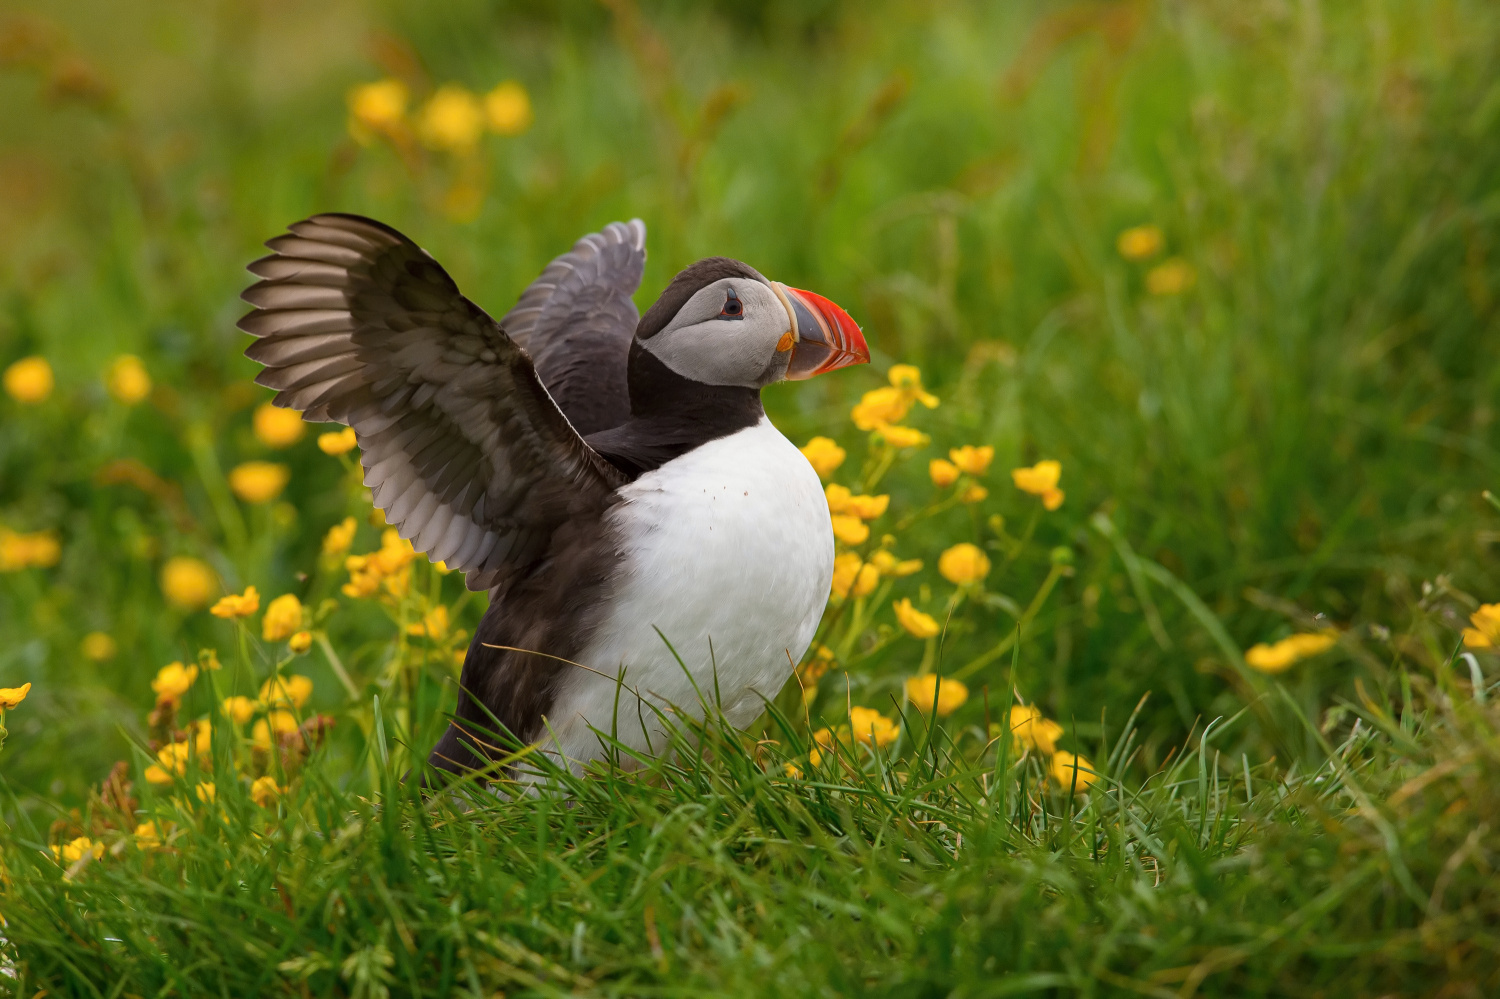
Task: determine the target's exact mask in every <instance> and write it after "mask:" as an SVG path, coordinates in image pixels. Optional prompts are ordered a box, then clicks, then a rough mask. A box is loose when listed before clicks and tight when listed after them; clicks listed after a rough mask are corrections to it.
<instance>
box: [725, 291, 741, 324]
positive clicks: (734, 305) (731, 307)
mask: <svg viewBox="0 0 1500 999" xmlns="http://www.w3.org/2000/svg"><path fill="white" fill-rule="evenodd" d="M719 318H720V319H744V318H745V304H744V303H743V302H741V301H740V296H738V295H736V294H735V293H734V289H733V288H730V289H729V294H728V296H727V297H726V298H725V299H724V308H722V309H720V310H719Z"/></svg>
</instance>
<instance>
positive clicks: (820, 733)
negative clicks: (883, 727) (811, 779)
mask: <svg viewBox="0 0 1500 999" xmlns="http://www.w3.org/2000/svg"><path fill="white" fill-rule="evenodd" d="M861 710H863V709H861ZM812 740H813V744H812V746H811V747H810V748H809V749H808V751H807V760H808V762H809V763H811V764H812V765H813V766H817V765H818V764H819V763H822V762H823V753H824V752H830V753H831V752H833V732H831V731H830V730H828V729H826V728H820V729H818V730H817V731H816V732H814V733H813V734H812Z"/></svg>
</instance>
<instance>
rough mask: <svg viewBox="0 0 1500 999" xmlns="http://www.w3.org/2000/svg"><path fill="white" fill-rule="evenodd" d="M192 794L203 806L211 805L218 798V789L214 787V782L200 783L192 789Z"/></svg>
mask: <svg viewBox="0 0 1500 999" xmlns="http://www.w3.org/2000/svg"><path fill="white" fill-rule="evenodd" d="M193 793H194V794H196V795H197V796H198V800H199V801H201V802H203V803H204V804H205V805H209V804H212V803H213V802H214V801H215V800H216V799H217V798H218V797H219V789H218V788H216V787H214V782H213V781H211V780H206V781H201V782H200V783H199V784H198V786H197V787H195V788H193Z"/></svg>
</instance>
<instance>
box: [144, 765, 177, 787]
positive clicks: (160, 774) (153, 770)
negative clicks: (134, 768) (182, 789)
mask: <svg viewBox="0 0 1500 999" xmlns="http://www.w3.org/2000/svg"><path fill="white" fill-rule="evenodd" d="M146 783H148V784H156V785H158V786H160V785H162V784H170V783H172V775H171V774H169V773H167V771H165V770H163V769H162V768H161V767H160V766H158V765H157V764H155V763H153V764H151V765H150V766H148V767H147V768H146Z"/></svg>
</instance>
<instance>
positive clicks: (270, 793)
mask: <svg viewBox="0 0 1500 999" xmlns="http://www.w3.org/2000/svg"><path fill="white" fill-rule="evenodd" d="M283 790H284V789H283V788H280V787H277V786H276V778H275V777H270V776H266V777H257V778H255V780H254V781H252V782H251V784H250V800H251V801H253V802H255V803H256V804H257V805H259V806H260V807H262V808H270V807H271V805H273V804H275V802H276V799H277V798H279V797H281V794H282V791H283Z"/></svg>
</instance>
